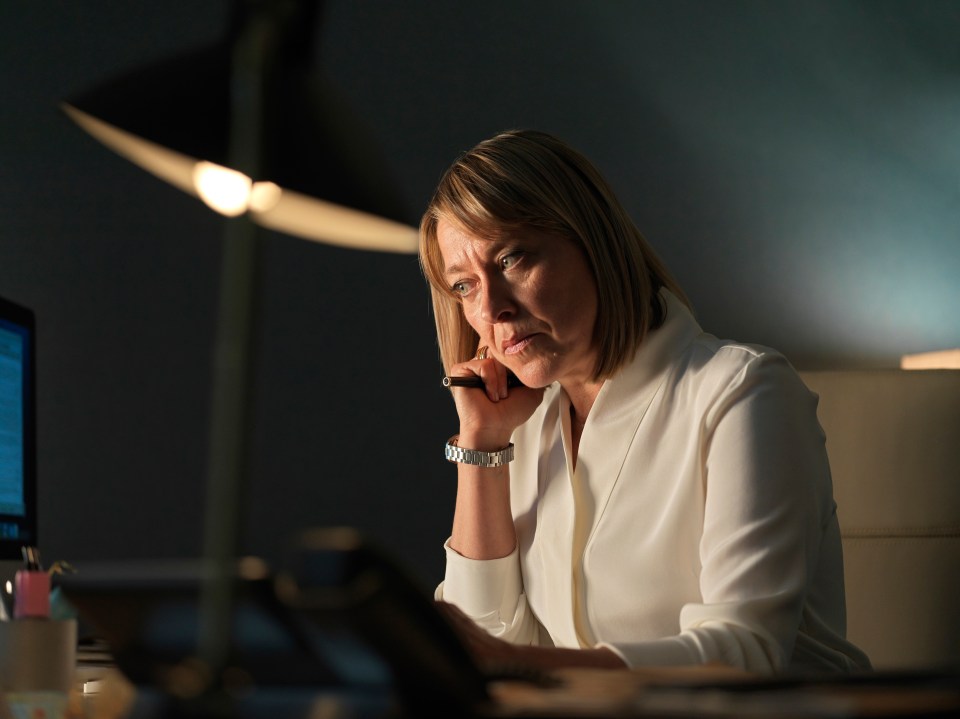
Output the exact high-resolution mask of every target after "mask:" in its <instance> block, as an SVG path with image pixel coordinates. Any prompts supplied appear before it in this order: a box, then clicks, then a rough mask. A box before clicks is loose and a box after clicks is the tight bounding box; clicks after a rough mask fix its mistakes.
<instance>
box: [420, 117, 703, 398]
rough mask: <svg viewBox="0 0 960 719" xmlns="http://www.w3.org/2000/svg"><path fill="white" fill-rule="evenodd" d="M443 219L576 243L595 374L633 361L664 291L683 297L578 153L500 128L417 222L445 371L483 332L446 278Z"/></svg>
mask: <svg viewBox="0 0 960 719" xmlns="http://www.w3.org/2000/svg"><path fill="white" fill-rule="evenodd" d="M441 218H443V219H445V220H446V221H447V222H451V223H453V224H456V225H459V226H460V227H462V228H463V229H464V230H467V231H468V232H470V233H471V234H474V235H477V236H479V237H488V238H490V239H495V238H497V237H500V236H502V235H503V234H505V233H510V234H516V233H521V232H523V231H524V230H535V231H540V232H544V233H547V234H552V235H555V236H557V237H565V238H568V239H570V240H572V241H574V242H575V243H577V245H578V246H579V247H580V248H581V249H582V250H583V253H584V255H585V256H586V258H587V263H588V265H589V266H590V270H591V271H592V272H593V277H594V280H595V281H596V286H597V295H598V296H597V319H596V322H595V324H594V337H593V342H594V346H595V347H596V348H597V366H596V368H595V372H594V379H596V380H600V379H604V378H607V377H609V376H611V375H612V374H613V373H614V372H616V371H617V370H618V369H619V368H620V367H622V366H623V365H624V364H625V363H627V362H629V361H630V360H631V359H633V356H634V354H635V353H636V351H637V348H638V347H639V346H640V344H641V343H642V342H643V340H644V338H645V337H646V335H647V333H648V332H649V331H650V330H652V329H656V328H657V327H659V326H660V325H661V324H662V323H663V321H664V319H665V313H666V308H665V307H664V305H663V304H662V303H661V300H660V298H659V297H658V294H657V293H658V292H659V291H660V289H661V288H666V289H668V290H670V291H671V292H672V293H673V294H674V295H676V296H677V297H678V298H680V300H681V301H683V302H684V303H686V304H689V303H688V302H687V299H686V296H685V295H684V293H683V291H682V290H681V289H680V287H679V286H678V285H677V283H676V281H675V280H674V279H673V277H672V276H671V275H670V273H669V272H668V271H667V268H666V266H665V265H664V264H663V262H661V260H660V259H659V258H658V257H657V255H656V253H655V252H654V251H653V249H652V248H651V247H650V245H649V244H648V243H647V241H646V239H644V237H643V235H642V234H641V233H640V231H639V230H638V229H637V227H636V226H635V225H634V224H633V221H632V220H631V219H630V218H629V216H628V215H627V212H626V211H625V210H624V208H623V207H622V206H621V205H620V203H619V201H618V200H617V199H616V197H615V196H614V194H613V191H612V190H611V189H610V187H609V186H608V185H607V183H606V181H604V179H603V178H602V177H601V176H600V173H599V172H597V170H596V168H594V167H593V165H592V164H591V163H590V162H589V161H588V160H587V159H586V158H585V157H583V155H581V154H580V153H578V152H577V151H575V150H574V149H573V148H571V147H569V146H568V145H566V144H564V143H563V142H561V141H560V140H558V139H557V138H555V137H553V136H551V135H548V134H546V133H543V132H537V131H531V130H511V131H508V132H503V133H500V134H498V135H496V136H495V137H492V138H490V139H489V140H485V141H483V142H481V143H480V144H479V145H477V146H476V147H474V148H473V149H472V150H469V151H468V152H466V153H464V154H463V155H462V156H461V157H460V158H459V159H458V160H457V161H456V162H454V164H453V165H452V166H451V167H450V169H448V170H447V171H446V173H444V175H443V177H442V178H441V180H440V184H439V185H438V187H437V189H436V191H435V192H434V195H433V198H432V199H431V200H430V204H429V205H428V206H427V209H426V212H424V215H423V219H422V220H421V222H420V265H421V268H422V269H423V273H424V275H425V276H426V278H427V280H428V282H429V283H430V291H431V295H432V299H433V312H434V319H435V321H436V324H437V341H438V343H439V345H440V357H441V359H442V361H443V366H444V369H445V370H446V371H448V372H449V370H450V368H451V367H452V366H453V365H455V364H457V363H459V362H464V361H466V360H468V359H470V358H471V357H473V356H474V354H475V353H476V351H477V343H478V342H479V336H478V335H477V333H476V332H475V331H474V330H473V328H472V327H470V325H469V324H468V323H467V321H466V319H465V317H464V314H463V311H462V308H461V306H460V298H459V297H458V296H457V295H455V294H454V292H453V291H452V289H451V288H450V287H449V286H448V283H447V282H446V280H445V278H444V266H443V258H442V257H441V255H440V249H439V245H438V242H437V224H438V222H439V221H440V219H441ZM571 290H574V291H575V288H571Z"/></svg>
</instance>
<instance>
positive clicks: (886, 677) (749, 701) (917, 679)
mask: <svg viewBox="0 0 960 719" xmlns="http://www.w3.org/2000/svg"><path fill="white" fill-rule="evenodd" d="M556 676H557V677H558V678H560V679H561V682H560V683H559V684H558V685H557V686H555V687H553V688H538V687H534V686H531V685H523V684H519V683H501V684H498V685H496V686H494V687H493V694H494V696H495V698H496V700H497V701H496V705H495V706H494V707H493V708H492V710H491V714H492V715H493V716H523V717H533V716H543V717H560V716H562V717H600V716H603V717H609V716H616V717H691V718H698V717H711V718H717V717H731V718H732V717H737V718H738V719H739V718H741V717H766V718H769V719H774V718H776V719H792V718H793V717H807V718H810V717H878V718H880V717H888V718H889V717H960V672H942V673H941V672H937V673H933V672H897V673H893V672H876V673H875V672H871V673H865V674H862V675H856V676H845V677H839V676H837V677H777V678H769V679H767V678H764V679H760V678H756V677H752V676H749V675H745V674H742V673H740V672H737V671H733V670H729V669H712V668H680V669H645V670H624V671H609V670H582V669H577V670H562V671H558V672H556Z"/></svg>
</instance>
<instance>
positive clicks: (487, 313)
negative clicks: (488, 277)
mask: <svg viewBox="0 0 960 719" xmlns="http://www.w3.org/2000/svg"><path fill="white" fill-rule="evenodd" d="M480 291H481V293H482V294H481V298H480V318H481V319H482V320H483V321H484V322H488V323H490V324H493V323H495V322H503V321H505V320H507V319H509V318H510V317H512V316H513V315H514V314H516V311H517V308H516V304H515V303H514V300H513V297H512V295H511V294H510V292H509V290H508V288H506V287H504V286H502V284H501V283H499V282H496V281H493V282H488V283H487V284H486V285H485V286H483V287H482V288H481V290H480Z"/></svg>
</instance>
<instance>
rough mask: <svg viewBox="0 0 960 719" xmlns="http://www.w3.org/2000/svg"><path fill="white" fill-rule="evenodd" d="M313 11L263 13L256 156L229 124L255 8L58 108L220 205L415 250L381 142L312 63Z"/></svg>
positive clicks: (338, 240)
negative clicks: (249, 155)
mask: <svg viewBox="0 0 960 719" xmlns="http://www.w3.org/2000/svg"><path fill="white" fill-rule="evenodd" d="M253 4H254V5H256V3H253ZM276 4H277V5H286V6H290V3H276ZM239 5H240V6H243V5H244V4H243V3H241V4H239ZM261 5H267V6H269V5H270V3H261ZM294 6H297V7H299V6H298V5H297V4H294ZM312 6H313V4H312V3H306V4H304V5H303V7H305V8H307V9H308V10H309V9H312ZM314 15H315V14H314V13H313V12H307V11H306V10H301V11H300V13H299V14H297V13H293V14H291V13H290V12H289V11H288V12H286V14H285V15H283V16H271V15H270V14H269V13H266V14H265V13H263V12H261V16H260V17H259V18H257V21H258V22H261V23H262V22H263V19H264V17H266V18H267V20H268V21H269V22H271V23H272V25H271V27H270V28H269V29H270V32H268V33H264V34H263V37H265V38H266V40H265V41H264V42H261V43H260V44H259V45H258V46H257V51H258V52H261V53H262V55H263V57H262V58H261V60H262V62H261V63H260V67H261V68H262V75H263V76H262V77H261V78H259V81H260V86H261V87H262V88H263V89H262V96H261V97H260V99H259V102H258V103H257V105H258V107H257V110H258V114H259V117H258V118H257V122H258V125H257V127H256V133H255V137H256V141H257V142H258V143H259V145H260V147H258V148H257V149H258V154H257V162H256V163H255V165H256V166H255V167H238V166H236V164H237V158H236V153H235V152H234V156H232V157H231V156H230V152H231V149H234V150H235V148H236V147H237V145H238V144H240V145H241V146H242V145H243V142H242V141H241V142H240V143H238V142H237V139H236V135H235V134H232V133H235V132H236V127H235V123H236V120H237V118H236V116H235V114H234V113H233V112H232V109H233V108H234V107H235V100H236V98H235V97H234V96H233V93H236V92H237V91H238V89H237V83H236V82H234V74H233V72H234V65H235V62H236V58H237V43H236V37H237V35H238V33H240V32H242V31H243V29H244V27H245V26H249V24H250V22H251V18H250V17H246V16H241V17H238V18H235V19H234V22H233V23H232V27H233V28H234V29H232V30H231V32H230V33H228V37H227V38H226V39H225V40H224V41H223V42H220V43H216V44H214V45H212V46H209V47H206V48H202V49H200V50H197V51H194V52H191V53H188V54H185V55H182V56H180V57H177V58H174V59H172V60H169V61H166V62H162V63H159V64H156V65H153V66H149V67H146V68H143V69H140V70H137V71H135V72H133V73H131V74H127V75H124V76H120V77H117V78H115V79H113V80H112V81H109V82H107V83H105V84H104V85H102V86H100V87H98V88H96V89H94V90H92V91H89V92H86V93H84V94H82V95H80V96H78V97H76V98H72V99H70V100H68V101H67V102H65V103H63V105H62V107H63V109H64V111H65V112H66V114H67V115H68V116H69V117H70V118H71V119H73V120H74V121H75V122H76V123H77V124H78V125H80V127H82V128H83V129H84V130H85V131H87V132H88V133H89V134H91V135H92V136H93V137H95V138H96V139H97V140H99V141H100V142H102V143H103V144H104V145H106V146H107V147H109V148H110V149H112V150H114V151H115V152H117V153H119V154H120V155H122V156H124V157H126V158H127V159H129V160H130V161H132V162H134V163H135V164H137V165H139V166H140V167H142V168H143V169H145V170H147V171H149V172H151V173H153V174H154V175H156V176H157V177H159V178H161V179H163V180H165V181H166V182H169V183H170V184H172V185H174V186H175V187H177V188H179V189H180V190H183V191H184V192H187V193H189V194H191V195H194V196H196V197H200V198H201V199H204V201H206V202H207V203H208V204H210V205H211V207H213V208H214V209H217V210H218V211H220V212H222V213H223V214H226V215H238V214H243V213H244V212H247V213H249V216H250V218H251V219H252V220H253V221H254V222H256V223H257V224H259V225H261V226H263V227H266V228H268V229H272V230H277V231H279V232H284V233H287V234H291V235H294V236H298V237H302V238H305V239H309V240H315V241H320V242H327V243H332V244H338V245H343V246H348V247H356V248H362V249H372V250H381V251H393V252H415V251H416V243H417V232H416V230H415V229H414V228H413V227H412V226H411V225H410V224H408V223H407V222H406V221H405V220H406V218H405V210H404V206H403V202H402V201H401V199H400V197H399V194H398V193H397V192H396V189H395V187H396V185H395V184H394V183H393V182H392V181H391V178H390V177H389V176H388V174H387V172H386V170H385V164H384V163H383V162H382V161H381V159H380V158H379V157H378V155H377V152H376V150H375V149H374V143H373V142H372V141H371V139H370V138H369V136H367V135H365V134H364V132H363V130H362V127H363V126H362V123H361V122H360V121H359V120H358V119H357V118H356V117H352V116H351V115H350V113H349V109H348V108H347V106H346V103H344V102H343V101H342V100H340V99H338V98H336V97H335V95H334V92H333V90H332V88H331V87H330V86H329V85H326V84H325V83H323V80H322V78H321V76H320V75H319V73H317V72H314V71H313V70H312V68H311V67H310V66H309V63H310V59H311V57H312V54H313V53H312V52H311V46H312V43H311V42H310V40H311V38H312V35H313V34H314V32H315V29H316V28H315V26H316V22H315V17H314ZM240 91H242V90H240ZM241 164H242V163H241ZM205 183H206V184H207V185H208V187H205ZM231 188H233V191H234V193H233V194H231V193H230V189H231ZM220 191H223V192H226V193H227V195H226V197H225V199H223V198H222V199H218V197H217V195H218V192H220ZM236 193H239V195H238V194H236Z"/></svg>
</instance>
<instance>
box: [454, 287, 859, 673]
mask: <svg viewBox="0 0 960 719" xmlns="http://www.w3.org/2000/svg"><path fill="white" fill-rule="evenodd" d="M664 298H665V301H666V303H667V320H666V322H665V323H664V325H663V326H662V327H661V328H660V329H658V330H656V331H654V332H652V333H651V334H650V335H648V337H647V339H646V340H645V341H644V343H643V345H642V346H641V348H640V350H639V351H638V353H637V355H636V357H635V359H634V361H633V362H632V363H630V364H629V365H628V366H626V367H625V368H624V369H623V370H622V371H620V372H619V373H618V374H617V375H616V376H615V377H613V378H611V379H608V380H607V381H605V382H604V384H603V386H602V388H601V389H600V392H599V394H598V395H597V399H596V401H595V403H594V405H593V408H592V409H591V411H590V414H589V415H588V418H587V423H586V426H585V428H584V430H583V434H582V436H581V439H580V447H579V453H578V458H577V466H576V470H575V471H572V470H571V461H570V460H571V451H570V450H571V444H570V441H571V440H570V413H569V408H570V404H569V399H568V397H567V396H566V394H565V393H564V392H563V390H562V389H561V388H560V387H559V386H558V385H553V386H551V387H549V388H548V389H547V391H546V393H545V394H544V399H543V402H542V403H541V405H540V407H539V408H538V409H537V411H536V412H535V413H534V415H533V416H532V417H531V418H530V419H529V420H528V421H527V422H526V423H525V424H524V425H522V426H521V427H519V428H518V429H517V431H516V432H515V433H514V437H513V441H514V443H515V445H516V459H515V461H514V462H513V464H512V465H511V470H510V491H511V506H512V512H513V517H514V522H515V524H516V529H517V542H518V544H517V547H516V549H515V551H514V552H513V553H512V554H511V555H510V556H507V557H504V558H502V559H494V560H483V561H480V560H471V559H466V558H465V557H463V556H461V555H459V554H458V553H457V552H455V551H454V550H452V549H450V547H449V544H448V545H447V547H446V551H447V569H446V575H445V579H444V582H443V584H441V585H440V587H438V589H437V593H436V597H437V598H438V599H444V600H445V601H448V602H452V603H454V604H456V605H458V606H459V607H460V608H461V609H462V610H463V611H464V612H465V613H466V614H468V615H469V616H470V617H472V618H473V619H474V620H475V621H476V622H477V623H478V624H479V625H480V626H482V627H484V628H485V629H487V631H489V632H491V633H492V634H494V635H495V636H499V637H501V638H504V639H506V640H508V641H513V642H517V643H524V644H535V645H548V646H549V645H554V646H558V647H595V646H605V647H608V648H610V649H611V650H613V651H614V652H616V653H617V654H618V655H619V656H620V657H621V658H622V659H623V660H624V661H625V662H626V663H627V665H628V666H631V667H635V666H640V665H650V664H656V665H674V664H691V663H705V662H723V663H726V664H730V665H733V666H736V667H741V668H743V669H747V670H750V671H758V672H772V671H779V670H784V669H805V670H811V669H814V670H815V669H820V670H823V669H832V670H837V669H840V670H850V669H855V668H866V667H868V666H869V662H868V660H867V658H866V656H865V655H864V654H863V653H862V652H860V651H859V650H858V649H857V648H856V647H855V646H853V645H852V644H850V643H849V642H847V641H846V640H845V639H844V633H845V625H846V615H845V606H844V590H843V558H842V553H841V547H840V534H839V527H838V524H837V517H836V505H835V504H834V501H833V496H832V486H831V480H830V469H829V466H828V463H827V456H826V451H825V448H824V435H823V431H822V429H821V428H820V425H819V424H818V422H817V417H816V406H817V397H816V395H814V394H813V393H811V392H810V391H809V390H807V388H806V387H805V386H804V385H803V383H802V381H801V380H800V379H799V377H798V376H797V374H796V372H795V371H794V370H793V369H792V368H791V367H790V365H789V364H788V363H787V361H786V360H785V359H784V358H783V356H781V355H780V354H778V353H776V352H775V351H772V350H770V349H766V348H762V347H756V346H750V345H744V344H736V343H733V342H729V341H724V340H718V339H717V338H715V337H713V336H712V335H708V334H705V333H704V332H703V331H702V330H701V329H700V327H699V326H698V325H697V323H696V321H695V320H694V319H693V317H692V316H691V315H690V313H689V311H688V310H687V308H686V307H685V306H684V305H683V304H682V303H681V302H679V301H678V300H677V299H676V298H675V297H674V296H673V295H670V294H669V293H667V292H664Z"/></svg>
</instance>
